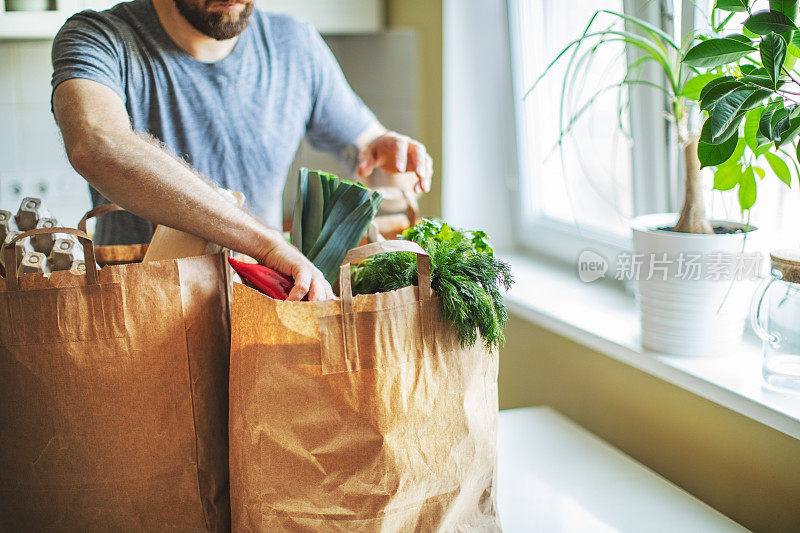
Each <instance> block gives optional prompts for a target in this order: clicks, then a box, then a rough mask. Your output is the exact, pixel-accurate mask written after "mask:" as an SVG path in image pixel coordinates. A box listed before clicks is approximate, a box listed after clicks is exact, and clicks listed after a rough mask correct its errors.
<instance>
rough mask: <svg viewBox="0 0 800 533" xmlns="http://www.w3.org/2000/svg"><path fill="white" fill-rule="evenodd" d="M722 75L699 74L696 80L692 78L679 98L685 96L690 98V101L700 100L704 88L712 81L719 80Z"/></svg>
mask: <svg viewBox="0 0 800 533" xmlns="http://www.w3.org/2000/svg"><path fill="white" fill-rule="evenodd" d="M719 77H720V74H712V73H706V74H699V75H697V76H695V77H694V78H690V79H689V80H688V81H687V82H686V84H685V85H684V86H683V89H681V94H680V95H679V96H683V97H684V98H688V99H689V100H699V99H700V93H701V92H702V91H703V88H704V87H705V86H706V85H707V84H708V83H709V82H710V81H712V80H715V79H718V78H719Z"/></svg>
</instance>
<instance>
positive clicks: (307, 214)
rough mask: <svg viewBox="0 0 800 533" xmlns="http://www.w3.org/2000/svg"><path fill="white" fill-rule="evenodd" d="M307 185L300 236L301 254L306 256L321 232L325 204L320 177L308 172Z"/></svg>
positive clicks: (315, 173)
mask: <svg viewBox="0 0 800 533" xmlns="http://www.w3.org/2000/svg"><path fill="white" fill-rule="evenodd" d="M307 176H308V185H307V190H306V197H305V200H304V202H303V221H302V226H303V228H302V235H303V239H302V240H303V247H302V249H301V251H302V252H303V254H304V255H305V254H308V251H309V250H310V249H311V247H312V246H313V245H314V243H315V242H316V241H317V237H319V232H320V231H321V230H322V223H323V219H324V216H323V210H324V208H325V204H324V203H323V194H322V179H323V178H322V177H321V176H320V175H319V174H318V173H317V172H314V171H313V170H312V171H308V173H307Z"/></svg>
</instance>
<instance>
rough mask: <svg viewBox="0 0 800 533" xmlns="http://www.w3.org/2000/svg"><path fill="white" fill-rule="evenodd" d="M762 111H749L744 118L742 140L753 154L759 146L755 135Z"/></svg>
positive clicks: (759, 109)
mask: <svg viewBox="0 0 800 533" xmlns="http://www.w3.org/2000/svg"><path fill="white" fill-rule="evenodd" d="M763 111H764V110H763V109H762V108H756V109H751V110H750V111H748V112H747V113H746V114H745V116H744V140H745V142H746V143H747V146H748V147H750V149H751V150H752V151H753V152H755V151H756V150H758V146H759V145H758V139H757V138H756V133H758V121H759V119H760V118H761V113H762V112H763Z"/></svg>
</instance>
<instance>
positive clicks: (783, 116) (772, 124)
mask: <svg viewBox="0 0 800 533" xmlns="http://www.w3.org/2000/svg"><path fill="white" fill-rule="evenodd" d="M789 121H790V118H789V111H788V110H787V109H783V108H781V109H777V110H775V112H774V113H773V114H772V117H770V119H769V132H770V134H769V138H770V139H772V140H773V141H775V142H779V141H780V140H781V135H783V133H784V132H786V130H788V129H789V124H790V122H789Z"/></svg>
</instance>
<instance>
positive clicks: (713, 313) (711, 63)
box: [528, 0, 800, 356]
mask: <svg viewBox="0 0 800 533" xmlns="http://www.w3.org/2000/svg"><path fill="white" fill-rule="evenodd" d="M778 3H779V4H781V5H780V8H777V7H776V8H775V9H774V10H769V9H767V10H765V11H762V12H758V13H755V12H751V9H752V7H751V5H750V3H749V0H718V1H717V3H716V5H715V7H714V9H713V10H712V13H711V20H710V23H711V24H710V29H709V31H708V34H707V35H691V36H689V38H688V39H687V40H686V41H685V42H683V43H679V42H677V41H676V40H675V39H673V38H672V36H670V35H668V34H667V33H666V32H664V31H663V30H661V29H660V28H658V27H656V26H654V25H652V24H650V23H648V22H647V21H644V20H641V19H639V18H636V17H633V16H629V15H625V14H623V13H617V12H613V11H607V10H601V11H598V12H597V13H595V15H594V16H593V17H592V19H591V20H590V21H589V23H588V24H587V26H586V28H585V30H584V32H583V34H582V35H581V36H579V37H578V38H576V39H575V40H573V41H572V42H571V43H569V44H568V45H567V46H566V47H565V48H564V49H563V50H562V51H561V52H560V53H559V54H558V55H557V56H556V58H555V59H554V60H553V61H552V62H551V63H550V64H549V65H548V67H547V68H546V69H545V71H544V72H543V73H542V74H541V76H540V77H539V79H538V80H537V81H536V83H534V85H533V87H532V88H531V89H530V90H529V91H528V94H530V93H531V92H532V91H534V90H535V88H536V85H537V84H538V82H539V81H540V80H541V79H542V78H543V77H544V76H546V75H547V74H548V72H549V71H550V70H551V69H552V68H553V66H554V65H555V64H556V63H557V62H559V61H567V64H566V73H565V78H564V86H565V87H567V86H568V85H569V84H572V83H573V82H574V81H575V80H576V79H577V78H578V77H579V76H580V75H581V74H582V72H583V69H585V68H587V67H586V66H587V65H588V64H590V60H588V59H587V58H590V57H591V55H592V54H594V53H595V52H596V50H597V49H598V48H599V47H602V46H604V45H606V44H607V43H612V42H615V43H618V42H620V41H621V42H623V43H625V44H626V45H627V46H628V47H629V48H630V49H633V50H636V51H638V52H639V55H638V57H635V58H633V59H632V60H630V62H629V63H628V64H627V69H626V72H625V76H624V78H623V79H622V80H619V81H618V83H617V84H616V85H615V87H616V88H617V89H618V90H625V89H627V88H629V87H631V86H647V87H650V88H652V89H653V90H658V91H661V92H663V94H664V97H665V110H666V113H667V115H668V117H669V119H670V120H671V122H672V123H673V124H674V128H673V131H674V138H675V139H674V140H675V142H674V143H673V146H674V147H675V148H676V149H680V151H681V155H682V159H683V163H684V165H683V178H684V182H685V196H684V201H683V207H682V209H681V211H680V213H659V214H650V215H644V216H640V217H636V218H635V219H634V220H633V221H632V223H631V226H632V230H633V245H634V253H633V254H630V255H628V256H625V257H623V256H620V257H619V258H618V260H619V261H620V262H627V263H629V264H628V265H627V267H628V271H627V272H628V273H629V274H630V279H634V280H635V281H636V289H637V297H638V303H639V306H640V314H641V323H642V344H643V346H644V347H645V348H647V349H650V350H654V351H659V352H667V353H672V354H680V355H691V356H702V355H714V354H721V353H725V352H727V351H728V350H729V349H730V348H732V346H733V344H734V343H735V342H737V340H738V338H739V337H740V336H741V332H742V329H743V327H744V321H745V315H746V308H747V305H746V301H747V299H748V298H749V296H750V291H751V290H752V285H751V284H747V283H742V282H741V281H739V280H737V279H742V278H746V277H748V275H749V276H750V277H752V276H753V275H754V273H753V272H752V270H753V269H754V268H755V267H757V266H758V265H757V261H756V260H757V259H758V258H757V257H756V256H755V255H749V254H748V252H746V251H745V250H746V247H748V246H752V243H753V236H754V232H755V230H756V228H755V227H753V226H751V225H750V224H749V209H750V208H751V207H752V206H753V204H754V203H755V201H756V179H755V178H756V176H758V177H760V178H763V177H764V176H765V174H766V173H765V171H764V168H763V167H762V166H759V164H758V163H759V162H761V161H765V162H766V164H767V165H769V166H770V167H771V168H772V169H773V171H774V173H775V174H776V175H777V176H778V178H779V179H781V180H782V181H784V182H785V183H786V184H787V185H788V184H789V183H790V182H791V173H790V171H789V167H788V165H787V164H786V162H785V160H786V159H791V158H789V157H788V156H789V155H790V154H789V153H788V152H787V151H786V149H785V146H786V145H787V143H788V142H790V140H791V138H794V137H796V136H797V134H798V132H800V107H796V108H795V107H793V106H794V104H793V103H787V102H793V100H792V97H794V96H800V90H798V91H797V93H796V94H791V92H790V91H789V90H786V89H784V87H785V85H786V84H790V83H793V82H794V79H793V74H792V73H791V67H792V65H793V62H794V58H796V57H798V56H800V48H797V46H795V45H794V44H792V43H791V40H792V38H793V37H794V33H793V32H794V30H795V29H796V27H795V26H794V22H793V21H794V19H795V16H796V12H797V2H796V1H794V2H778ZM676 9H680V6H676ZM737 12H748V14H749V15H750V16H749V18H748V19H747V22H745V23H744V28H743V30H742V31H741V33H732V34H730V35H724V33H725V32H726V31H730V30H728V29H727V28H726V25H728V24H729V23H730V22H731V20H732V19H733V17H734V15H735V14H736V13H737ZM605 17H610V18H611V19H612V24H610V25H605V26H601V27H599V22H598V21H599V20H600V19H601V18H605ZM799 33H800V32H799ZM798 39H800V37H798ZM645 63H654V64H656V65H658V67H659V69H660V71H661V72H663V75H664V83H663V84H659V83H653V82H652V81H650V80H647V79H642V78H641V77H640V72H641V67H642V65H643V64H645ZM601 90H603V89H601ZM595 97H596V96H593V97H591V98H589V99H588V101H587V103H586V105H584V106H581V107H580V108H579V109H578V111H577V112H576V113H572V114H571V115H570V116H568V118H566V119H565V120H564V123H563V124H561V125H560V139H563V137H565V136H566V135H569V134H570V132H571V129H572V127H573V126H574V124H575V123H576V121H577V120H578V119H579V118H580V116H581V115H582V114H583V113H585V112H586V111H587V110H588V109H589V108H590V107H591V104H592V102H593V101H594V98H595ZM698 107H699V110H700V111H701V112H702V114H703V115H704V116H707V118H706V119H705V121H704V123H703V126H702V128H701V129H700V131H696V129H697V128H693V127H692V122H693V121H692V117H693V116H694V117H696V116H697V109H698ZM795 109H797V111H796V112H795ZM562 110H563V104H562ZM776 113H777V114H776ZM697 122H699V121H697ZM790 137H791V138H790ZM705 167H709V168H711V169H712V170H713V172H714V188H715V189H718V190H723V191H725V190H731V189H734V188H736V189H737V192H738V200H739V204H740V207H741V210H742V214H743V221H728V220H709V218H708V217H707V215H706V208H705V207H706V203H705V198H704V196H705V194H704V192H705V191H704V188H703V179H702V174H701V169H702V168H705ZM795 172H797V168H796V165H795ZM753 263H756V264H753ZM620 267H621V265H620V264H619V263H618V265H617V269H618V272H619V271H620Z"/></svg>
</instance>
